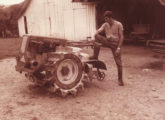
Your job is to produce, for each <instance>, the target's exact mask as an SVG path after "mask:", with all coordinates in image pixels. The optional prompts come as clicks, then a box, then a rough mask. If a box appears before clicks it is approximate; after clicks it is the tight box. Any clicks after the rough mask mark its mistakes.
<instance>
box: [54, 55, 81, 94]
mask: <svg viewBox="0 0 165 120" xmlns="http://www.w3.org/2000/svg"><path fill="white" fill-rule="evenodd" d="M82 75H83V65H82V62H81V60H80V59H79V58H78V57H77V56H75V55H74V54H65V55H64V58H63V59H61V60H59V61H57V62H56V63H55V67H54V73H53V81H54V87H55V88H56V89H59V90H60V91H61V93H62V95H63V96H65V95H67V93H71V94H73V95H76V93H77V90H78V88H79V87H80V86H81V87H82V86H83V83H82Z"/></svg>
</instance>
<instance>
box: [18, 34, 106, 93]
mask: <svg viewBox="0 0 165 120" xmlns="http://www.w3.org/2000/svg"><path fill="white" fill-rule="evenodd" d="M82 44H83V43H82V42H76V44H75V42H73V41H68V40H66V39H59V38H54V37H46V36H34V35H24V36H23V37H22V43H21V46H20V51H19V54H18V56H17V57H16V66H15V69H16V71H18V72H20V73H24V74H25V76H26V77H27V78H28V79H29V80H30V81H32V82H33V83H34V84H35V85H38V86H48V88H49V90H51V92H57V91H58V92H59V93H60V94H61V95H62V96H66V95H67V94H72V95H77V92H78V90H79V88H82V89H83V88H84V82H85V81H88V80H89V81H92V80H93V79H98V80H100V81H102V80H103V79H104V78H105V73H104V70H106V65H105V64H104V62H102V61H99V60H89V54H87V53H84V52H82V47H80V46H82ZM86 45H89V44H88V43H87V44H86ZM77 46H78V47H77Z"/></svg>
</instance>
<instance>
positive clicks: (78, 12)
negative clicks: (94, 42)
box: [18, 0, 96, 41]
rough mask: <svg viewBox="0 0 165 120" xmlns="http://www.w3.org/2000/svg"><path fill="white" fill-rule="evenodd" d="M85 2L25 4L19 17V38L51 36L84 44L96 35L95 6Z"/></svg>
mask: <svg viewBox="0 0 165 120" xmlns="http://www.w3.org/2000/svg"><path fill="white" fill-rule="evenodd" d="M93 1H94V0H92V1H88V0H84V1H82V0H25V3H24V4H23V6H22V9H21V10H20V12H19V13H18V28H19V36H23V35H24V34H31V35H39V36H52V37H56V38H62V39H67V40H75V41H79V40H86V39H87V38H89V37H93V35H94V33H95V31H96V2H93Z"/></svg>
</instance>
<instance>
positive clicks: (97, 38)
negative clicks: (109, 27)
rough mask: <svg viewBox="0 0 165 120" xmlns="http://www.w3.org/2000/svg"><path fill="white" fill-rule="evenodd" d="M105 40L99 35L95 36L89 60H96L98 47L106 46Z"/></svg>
mask: <svg viewBox="0 0 165 120" xmlns="http://www.w3.org/2000/svg"><path fill="white" fill-rule="evenodd" d="M106 42H107V40H106V38H105V37H104V36H101V35H98V34H97V35H95V42H94V51H93V56H92V57H90V59H98V56H99V52H100V46H101V44H102V45H106Z"/></svg>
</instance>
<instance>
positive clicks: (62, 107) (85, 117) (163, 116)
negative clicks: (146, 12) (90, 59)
mask: <svg viewBox="0 0 165 120" xmlns="http://www.w3.org/2000/svg"><path fill="white" fill-rule="evenodd" d="M5 40H6V39H5ZM5 40H2V39H0V58H1V59H0V94H1V97H0V120H74V119H75V120H165V112H164V111H165V74H164V73H165V60H164V56H161V55H158V54H155V53H152V52H151V51H150V50H149V49H147V48H146V47H140V46H133V45H125V46H124V47H123V51H122V52H123V56H122V59H123V66H124V68H123V69H124V82H125V86H124V87H121V86H118V84H117V71H116V65H115V63H114V60H113V57H112V53H111V51H110V50H109V49H108V48H102V49H101V53H100V56H99V59H100V60H103V61H104V62H105V63H106V65H107V67H108V70H107V71H106V72H105V73H106V78H105V80H104V81H102V82H100V81H97V80H94V81H93V82H92V83H89V84H87V85H86V87H85V89H84V90H82V91H79V93H78V95H77V96H76V97H73V96H71V95H68V96H67V97H65V98H62V97H60V96H58V95H56V94H52V93H49V92H47V91H45V90H44V89H42V88H39V87H35V86H33V85H31V84H30V82H29V81H28V80H27V79H26V78H25V77H24V75H23V74H20V73H18V72H16V71H15V68H14V67H15V64H16V62H15V58H14V57H13V56H15V55H16V54H18V48H19V45H20V40H19V39H17V40H16V39H11V40H6V41H5ZM85 51H86V52H89V54H92V49H91V48H88V49H85Z"/></svg>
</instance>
